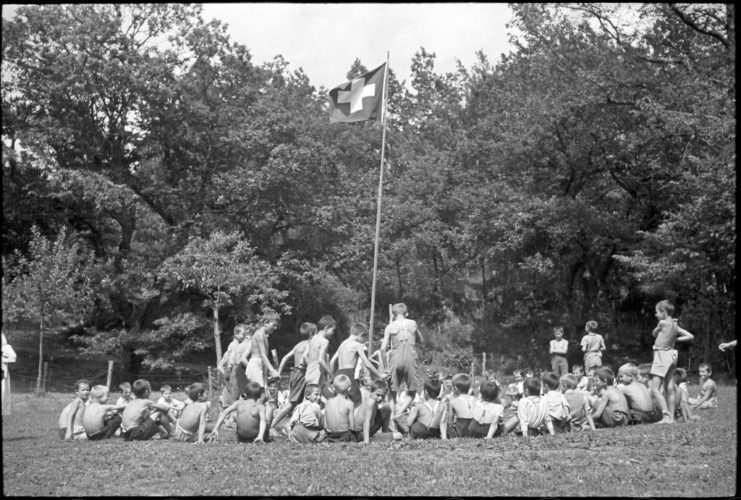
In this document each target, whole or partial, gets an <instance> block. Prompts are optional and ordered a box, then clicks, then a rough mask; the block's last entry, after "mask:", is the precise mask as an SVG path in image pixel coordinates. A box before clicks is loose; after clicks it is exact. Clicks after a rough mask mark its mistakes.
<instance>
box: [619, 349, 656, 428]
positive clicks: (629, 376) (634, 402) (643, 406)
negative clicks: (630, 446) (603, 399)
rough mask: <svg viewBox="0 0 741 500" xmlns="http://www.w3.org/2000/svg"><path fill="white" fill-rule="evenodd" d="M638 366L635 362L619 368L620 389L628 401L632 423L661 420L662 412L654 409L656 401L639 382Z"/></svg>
mask: <svg viewBox="0 0 741 500" xmlns="http://www.w3.org/2000/svg"><path fill="white" fill-rule="evenodd" d="M637 378H638V368H637V367H636V365H634V364H633V363H625V364H624V365H622V366H621V367H620V369H619V370H618V382H620V383H619V384H618V386H617V388H618V390H619V391H620V392H622V393H623V395H624V396H625V400H626V401H627V403H628V415H629V416H630V421H629V423H630V424H644V423H652V422H657V421H659V420H661V412H658V414H657V412H656V411H655V410H654V402H653V399H652V398H651V393H650V392H649V390H648V388H647V387H646V386H645V385H644V384H642V383H640V382H638V380H637Z"/></svg>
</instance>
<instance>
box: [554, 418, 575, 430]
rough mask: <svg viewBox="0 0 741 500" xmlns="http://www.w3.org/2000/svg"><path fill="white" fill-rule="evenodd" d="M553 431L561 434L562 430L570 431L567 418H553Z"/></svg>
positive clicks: (569, 423)
mask: <svg viewBox="0 0 741 500" xmlns="http://www.w3.org/2000/svg"><path fill="white" fill-rule="evenodd" d="M552 420H553V431H554V432H555V433H556V434H563V433H564V432H571V422H570V420H569V419H568V418H564V419H561V420H558V419H555V418H553V419H552Z"/></svg>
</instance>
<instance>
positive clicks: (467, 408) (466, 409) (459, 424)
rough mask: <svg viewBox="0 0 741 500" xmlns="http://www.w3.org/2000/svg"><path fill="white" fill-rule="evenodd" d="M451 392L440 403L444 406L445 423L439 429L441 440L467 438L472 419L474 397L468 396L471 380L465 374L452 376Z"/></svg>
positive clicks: (443, 419)
mask: <svg viewBox="0 0 741 500" xmlns="http://www.w3.org/2000/svg"><path fill="white" fill-rule="evenodd" d="M452 381H453V392H452V393H451V394H448V395H446V396H445V397H444V398H443V399H442V402H443V403H444V404H445V409H444V414H443V417H442V421H443V422H444V423H445V425H443V426H442V427H441V429H440V437H441V438H442V439H448V437H451V438H459V437H468V436H469V433H468V426H469V425H470V424H471V420H472V419H473V407H474V403H475V402H476V397H474V396H472V395H470V394H469V393H468V391H469V390H470V389H471V379H470V377H469V376H468V375H467V374H465V373H457V374H456V375H454V376H453V379H452Z"/></svg>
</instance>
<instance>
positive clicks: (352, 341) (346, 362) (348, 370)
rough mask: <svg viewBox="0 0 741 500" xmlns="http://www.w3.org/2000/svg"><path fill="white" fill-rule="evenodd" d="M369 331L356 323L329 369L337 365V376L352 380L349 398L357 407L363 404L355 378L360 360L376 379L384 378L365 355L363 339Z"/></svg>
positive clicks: (331, 361)
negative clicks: (345, 376)
mask: <svg viewBox="0 0 741 500" xmlns="http://www.w3.org/2000/svg"><path fill="white" fill-rule="evenodd" d="M367 333H368V329H367V328H366V327H365V326H363V325H361V324H360V323H355V324H353V325H352V326H351V327H350V334H349V335H348V337H347V338H346V339H345V340H343V341H342V343H341V344H340V347H338V348H337V352H336V353H335V355H334V356H332V359H331V360H330V361H329V368H330V369H332V368H334V365H335V363H337V365H338V370H337V371H336V372H335V376H336V375H339V374H343V375H347V377H348V378H349V379H350V382H351V385H350V391H349V393H348V397H349V398H350V400H351V401H352V402H353V404H354V405H355V406H357V405H359V404H360V403H361V402H362V395H361V394H360V384H359V383H358V380H357V379H356V378H355V369H356V368H357V365H358V359H360V360H361V361H362V362H363V365H364V366H365V368H366V370H368V371H369V372H370V373H371V374H372V376H373V377H374V378H379V379H383V378H384V376H383V374H381V372H379V371H378V370H376V367H375V366H373V363H371V362H370V360H369V359H368V356H367V355H366V354H365V345H363V343H362V342H361V341H362V338H363V336H364V335H367Z"/></svg>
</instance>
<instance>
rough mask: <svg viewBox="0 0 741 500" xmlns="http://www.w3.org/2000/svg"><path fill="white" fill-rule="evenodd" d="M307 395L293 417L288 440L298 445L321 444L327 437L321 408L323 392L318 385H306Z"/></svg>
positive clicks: (290, 422)
mask: <svg viewBox="0 0 741 500" xmlns="http://www.w3.org/2000/svg"><path fill="white" fill-rule="evenodd" d="M305 395H306V400H305V401H304V402H303V403H301V404H299V405H298V406H297V407H296V409H295V410H293V414H292V415H291V420H290V421H289V426H290V431H289V432H288V438H289V439H290V440H291V441H293V442H296V443H321V442H322V441H324V438H325V437H326V432H325V431H324V414H323V412H322V409H321V407H320V406H319V399H320V398H321V397H322V390H321V388H320V387H319V386H318V385H317V384H306V389H305Z"/></svg>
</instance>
